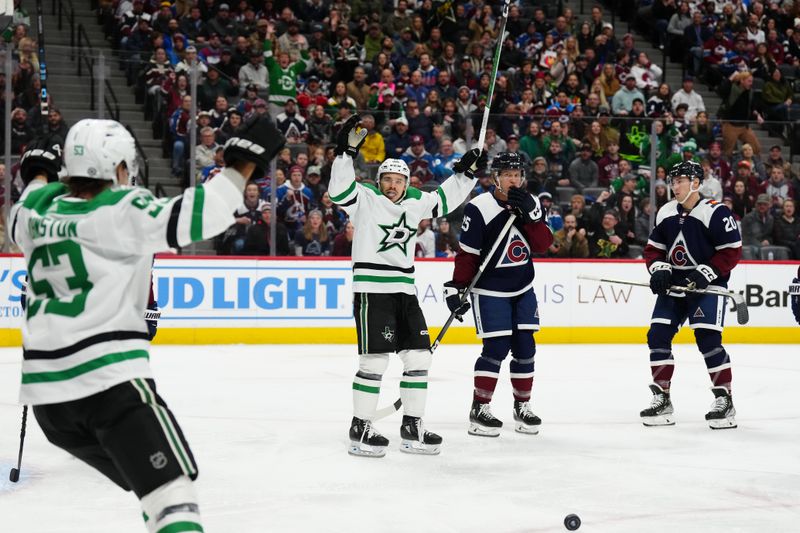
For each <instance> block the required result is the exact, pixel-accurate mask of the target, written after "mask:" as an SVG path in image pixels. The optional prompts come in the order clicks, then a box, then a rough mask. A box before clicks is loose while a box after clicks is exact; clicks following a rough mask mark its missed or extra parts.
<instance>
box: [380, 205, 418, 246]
mask: <svg viewBox="0 0 800 533" xmlns="http://www.w3.org/2000/svg"><path fill="white" fill-rule="evenodd" d="M378 227H380V228H381V229H382V230H383V233H384V236H383V238H382V239H381V242H380V243H379V244H380V245H381V246H380V248H378V252H386V251H389V250H391V249H392V248H393V247H395V246H396V247H397V248H398V249H399V250H401V251H402V252H403V253H404V254H405V253H408V251H407V246H408V241H410V240H411V237H412V236H413V235H414V231H415V229H414V228H412V227H411V226H409V225H408V224H407V223H406V214H405V213H403V214H402V215H400V220H398V221H397V222H395V223H394V224H386V225H384V224H378Z"/></svg>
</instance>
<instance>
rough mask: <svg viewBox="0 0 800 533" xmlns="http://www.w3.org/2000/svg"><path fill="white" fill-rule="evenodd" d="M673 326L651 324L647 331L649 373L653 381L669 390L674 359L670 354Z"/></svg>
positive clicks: (663, 388)
mask: <svg viewBox="0 0 800 533" xmlns="http://www.w3.org/2000/svg"><path fill="white" fill-rule="evenodd" d="M675 332H676V330H675V328H673V327H672V326H671V325H667V324H651V325H650V330H649V331H648V332H647V345H648V346H649V347H650V374H651V375H652V376H653V383H655V384H656V385H658V386H659V387H661V389H662V390H663V391H664V392H667V393H668V392H669V387H670V384H671V383H672V373H673V372H674V371H675V359H674V358H673V356H672V338H673V337H674V336H675Z"/></svg>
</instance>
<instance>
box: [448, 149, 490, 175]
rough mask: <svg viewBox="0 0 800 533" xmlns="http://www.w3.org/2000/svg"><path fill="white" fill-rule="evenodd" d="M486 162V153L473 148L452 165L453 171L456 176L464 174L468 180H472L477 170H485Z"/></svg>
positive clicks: (487, 160) (487, 159)
mask: <svg viewBox="0 0 800 533" xmlns="http://www.w3.org/2000/svg"><path fill="white" fill-rule="evenodd" d="M488 162H489V156H487V155H486V152H483V151H481V150H480V149H478V148H473V149H472V150H470V151H469V152H467V153H466V154H464V155H463V156H461V159H459V160H458V161H456V162H455V163H453V171H454V172H455V173H456V174H464V175H465V176H467V177H468V178H469V179H474V178H475V175H476V174H477V173H478V171H479V170H481V169H483V168H486V165H487V164H488Z"/></svg>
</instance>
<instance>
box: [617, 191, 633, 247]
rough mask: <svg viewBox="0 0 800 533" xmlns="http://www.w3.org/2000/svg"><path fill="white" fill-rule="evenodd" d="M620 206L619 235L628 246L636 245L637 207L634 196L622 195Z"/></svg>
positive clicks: (619, 201) (619, 200)
mask: <svg viewBox="0 0 800 533" xmlns="http://www.w3.org/2000/svg"><path fill="white" fill-rule="evenodd" d="M617 203H618V204H619V210H618V211H619V227H618V230H619V233H620V234H621V235H623V239H624V240H625V242H626V243H627V244H629V245H630V244H636V232H635V230H636V207H635V206H634V198H633V195H630V194H624V195H620V196H619V199H618V201H617Z"/></svg>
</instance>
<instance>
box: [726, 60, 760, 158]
mask: <svg viewBox="0 0 800 533" xmlns="http://www.w3.org/2000/svg"><path fill="white" fill-rule="evenodd" d="M730 80H731V83H732V85H731V87H730V89H729V91H728V94H726V95H725V96H724V99H723V107H722V116H721V119H722V150H723V152H725V155H726V156H728V157H730V156H731V154H732V153H733V150H734V148H736V142H737V141H739V140H741V141H742V142H745V143H748V144H750V145H751V146H752V147H753V151H754V152H755V153H756V154H760V153H761V145H760V144H759V142H758V138H757V137H756V136H755V134H754V133H753V130H751V129H750V125H749V122H750V121H751V120H752V119H753V118H755V119H756V121H757V122H758V123H759V124H761V123H763V122H764V119H763V118H762V117H761V115H760V114H759V113H758V111H757V110H756V109H755V108H754V107H753V95H752V88H753V75H752V74H751V73H750V72H747V71H745V72H735V73H734V74H733V75H731V77H730Z"/></svg>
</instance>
